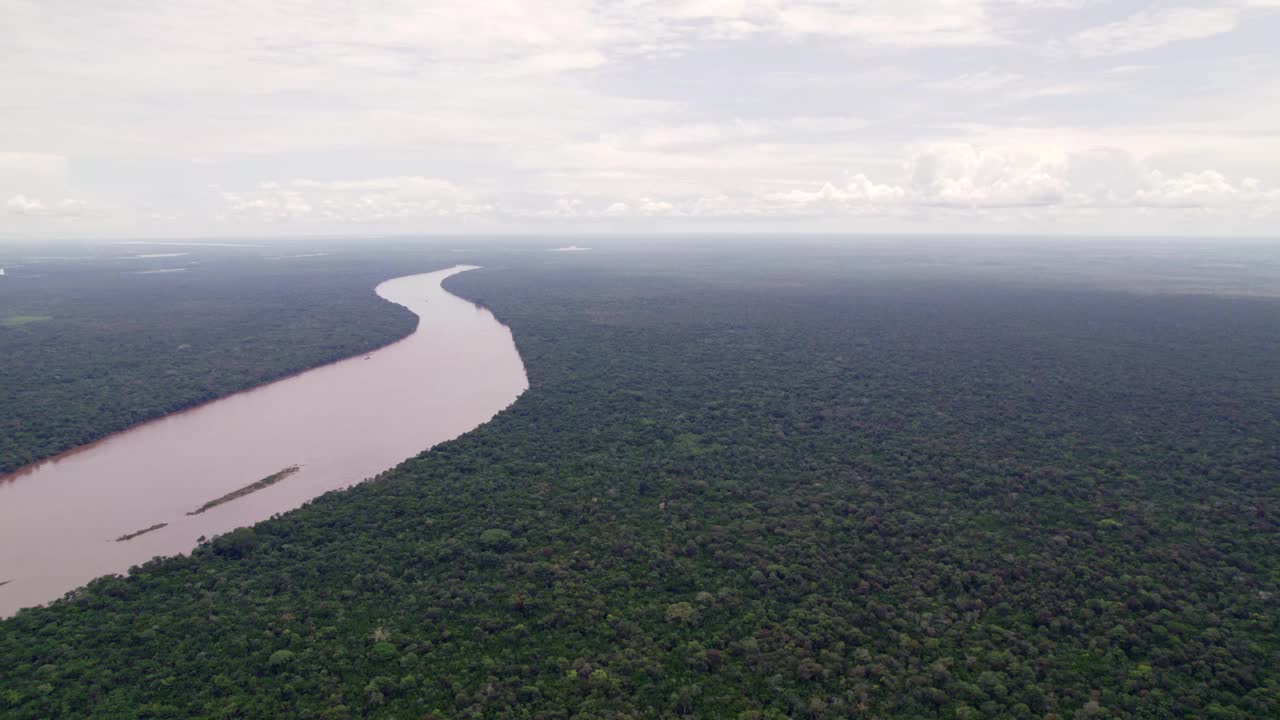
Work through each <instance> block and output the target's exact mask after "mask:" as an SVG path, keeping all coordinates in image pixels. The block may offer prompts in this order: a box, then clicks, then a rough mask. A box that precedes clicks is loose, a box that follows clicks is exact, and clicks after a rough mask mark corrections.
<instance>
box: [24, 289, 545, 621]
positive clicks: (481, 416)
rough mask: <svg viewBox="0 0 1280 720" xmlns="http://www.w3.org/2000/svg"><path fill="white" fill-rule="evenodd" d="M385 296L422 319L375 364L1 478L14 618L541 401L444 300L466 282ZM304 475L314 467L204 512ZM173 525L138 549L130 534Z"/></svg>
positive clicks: (486, 324)
mask: <svg viewBox="0 0 1280 720" xmlns="http://www.w3.org/2000/svg"><path fill="white" fill-rule="evenodd" d="M469 269H472V268H470V267H466V266H458V267H455V268H452V269H449V270H441V271H439V272H434V273H427V274H423V275H411V276H407V277H401V278H396V279H394V280H388V281H387V282H384V283H382V284H381V285H379V286H378V287H377V289H376V292H377V293H378V295H379V296H381V297H382V298H384V299H386V300H388V301H390V302H393V303H398V304H400V305H403V306H405V307H407V308H409V309H410V310H412V311H413V312H414V313H416V314H417V315H418V317H419V322H418V328H417V330H416V331H415V332H414V333H413V334H412V335H410V336H409V337H407V338H405V339H403V340H401V341H399V342H396V343H394V344H391V345H388V346H386V347H384V348H381V349H379V350H376V351H374V352H372V353H370V354H369V355H368V356H358V357H354V358H350V359H348V360H343V361H340V362H336V363H333V364H331V365H326V366H323V367H319V368H316V369H314V370H309V371H307V372H304V373H301V374H299V375H295V376H293V377H289V378H286V379H283V380H280V381H277V382H274V383H271V384H268V385H263V386H260V387H257V388H254V389H251V390H247V391H245V392H241V393H238V394H236V395H231V396H229V397H225V398H222V399H220V400H214V401H212V402H209V403H206V404H204V405H200V406H198V407H196V408H192V409H191V410H187V411H184V412H180V413H175V414H173V415H169V416H166V417H163V418H160V419H158V420H154V421H152V422H148V423H145V424H143V425H139V426H137V427H135V428H132V429H130V430H127V431H125V432H122V433H119V434H116V435H112V436H111V437H108V438H106V439H104V440H100V441H98V442H96V443H93V444H91V445H86V446H84V447H81V448H77V449H75V450H71V451H70V452H67V453H64V454H62V455H59V456H57V457H54V458H50V459H49V460H46V461H44V462H41V463H38V464H36V465H32V466H30V467H28V468H24V469H23V470H19V471H18V472H16V473H14V474H12V475H8V476H5V477H0V583H5V581H8V582H7V584H4V585H0V617H7V616H9V615H12V614H13V613H14V612H16V611H17V610H18V609H19V608H24V607H30V606H33V605H39V604H43V603H46V602H49V601H51V600H55V599H57V598H59V597H62V595H63V594H64V593H66V592H68V591H70V590H73V589H75V588H77V587H80V586H81V585H84V584H85V583H87V582H88V581H89V580H92V579H93V578H95V577H98V576H100V575H106V574H109V573H121V574H123V573H124V572H126V571H127V570H128V568H129V567H131V566H133V565H138V564H141V563H143V562H146V561H147V560H149V559H151V558H152V557H155V556H157V555H176V554H180V553H185V552H189V551H190V550H191V549H192V548H193V547H195V545H196V542H197V539H198V538H199V537H200V536H202V535H203V536H205V537H212V536H214V535H219V534H221V533H225V532H227V531H229V530H233V529H235V528H237V527H241V526H244V525H249V524H252V523H255V522H258V521H260V520H264V519H266V518H269V517H271V516H272V515H274V514H276V513H280V512H284V511H286V510H290V509H292V508H295V507H298V506H299V505H301V504H303V503H304V502H306V501H307V500H310V499H311V498H314V497H316V496H318V495H321V494H323V493H325V492H327V491H329V490H334V489H338V488H344V487H348V486H350V485H352V484H354V483H357V482H360V481H361V480H364V479H366V478H369V477H371V476H373V475H376V474H377V473H379V472H381V471H383V470H386V469H388V468H390V467H393V466H395V465H396V464H398V463H399V462H400V461H402V460H405V459H407V458H410V457H412V456H414V455H416V454H417V453H419V452H421V451H422V450H425V449H427V448H430V447H431V446H433V445H436V444H437V443H440V442H443V441H445V440H449V439H452V438H455V437H457V436H459V435H461V434H462V433H465V432H467V431H468V430H471V429H472V428H474V427H476V426H477V425H480V424H482V423H484V422H485V421H487V420H489V419H490V418H492V417H493V416H494V415H495V414H497V413H498V412H499V411H501V410H502V409H504V408H506V407H507V406H508V405H510V404H511V403H512V402H513V401H514V400H515V399H516V398H517V397H518V396H519V395H520V394H521V393H522V392H524V390H525V389H526V388H528V381H527V380H526V377H525V372H524V365H523V363H522V362H521V360H520V355H519V354H518V353H517V352H516V347H515V344H514V342H513V341H512V338H511V331H510V330H509V329H508V328H507V327H506V326H505V325H502V324H501V323H499V322H498V321H497V320H496V319H495V318H494V317H493V315H492V314H491V313H490V312H489V311H488V310H485V309H483V308H481V307H479V306H477V305H474V304H472V303H470V302H468V301H466V300H462V299H461V298H458V297H455V296H453V295H450V294H449V293H447V292H445V291H444V289H443V288H441V287H440V282H441V281H442V280H444V278H446V277H448V276H450V275H453V274H455V273H458V272H463V271H464V270H469ZM293 465H299V466H301V470H300V471H299V472H296V473H294V474H292V475H289V476H288V477H285V478H284V479H282V480H280V481H279V482H277V483H275V484H273V485H270V486H269V487H266V488H264V489H262V490H258V491H256V492H253V493H250V494H248V495H244V496H241V497H238V498H236V499H234V500H230V501H229V502H227V503H225V504H222V505H218V506H217V507H214V508H211V509H209V510H208V511H206V512H203V513H201V514H199V515H193V516H188V515H187V513H188V512H191V511H193V510H196V509H197V508H199V507H200V506H202V505H204V504H205V503H206V502H208V501H210V500H214V499H217V498H220V497H222V496H223V495H226V494H228V493H231V492H233V491H235V490H238V489H240V488H243V487H245V486H246V485H250V484H252V483H254V482H257V481H258V480H261V479H263V478H265V477H267V476H269V475H272V474H274V473H277V472H279V471H281V470H284V469H285V468H288V467H290V466H293ZM158 523H168V526H167V527H164V528H161V529H159V530H154V531H151V532H148V533H145V534H143V535H139V536H138V537H135V538H133V539H132V540H128V541H124V542H116V540H115V539H116V538H118V537H120V536H121V535H125V534H128V533H133V532H136V531H139V530H143V529H145V528H149V527H151V526H153V525H156V524H158Z"/></svg>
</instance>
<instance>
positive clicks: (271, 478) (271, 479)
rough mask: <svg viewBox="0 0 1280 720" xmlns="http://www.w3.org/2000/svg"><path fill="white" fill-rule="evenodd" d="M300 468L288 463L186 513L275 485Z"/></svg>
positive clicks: (209, 507)
mask: <svg viewBox="0 0 1280 720" xmlns="http://www.w3.org/2000/svg"><path fill="white" fill-rule="evenodd" d="M301 469H302V466H301V465H290V466H289V467H287V468H285V469H283V470H281V471H280V472H278V473H274V474H271V475H268V476H266V477H264V478H262V479H261V480H259V481H258V482H256V483H253V484H252V485H245V486H244V487H242V488H240V489H239V490H235V491H233V492H229V493H227V494H226V495H223V496H222V497H220V498H217V499H216V500H210V501H209V502H207V503H205V504H203V505H201V506H200V507H198V508H196V509H195V510H192V511H191V512H189V513H187V514H188V515H199V514H200V513H202V512H204V511H205V510H209V509H212V508H215V507H217V506H219V505H221V504H223V503H229V502H231V501H232V500H235V499H236V498H239V497H244V496H245V495H248V494H249V493H255V492H257V491H259V490H262V489H263V488H267V487H271V486H272V485H275V484H276V483H278V482H280V481H281V480H283V479H285V478H287V477H289V476H290V475H292V474H294V473H296V472H298V471H299V470H301Z"/></svg>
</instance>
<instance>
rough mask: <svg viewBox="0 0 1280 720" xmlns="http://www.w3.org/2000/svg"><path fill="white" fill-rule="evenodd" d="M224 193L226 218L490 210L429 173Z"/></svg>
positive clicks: (415, 215)
mask: <svg viewBox="0 0 1280 720" xmlns="http://www.w3.org/2000/svg"><path fill="white" fill-rule="evenodd" d="M221 197H222V200H223V203H224V208H225V209H224V213H223V219H224V220H225V219H249V220H266V221H270V222H288V221H306V220H321V221H323V220H330V221H337V222H341V223H368V222H381V221H403V220H422V219H428V218H433V217H450V216H462V215H473V214H476V213H481V212H484V211H485V210H487V209H488V208H487V206H486V205H484V204H483V203H477V202H474V201H473V198H472V195H471V194H470V193H468V192H466V191H464V190H462V189H461V188H459V187H458V186H457V185H455V184H453V183H451V182H448V181H446V180H441V179H439V178H432V177H424V176H396V177H379V178H365V179H359V180H332V181H322V180H310V179H296V180H291V181H289V182H287V183H279V182H266V183H262V184H260V185H259V186H258V187H257V188H255V189H253V190H248V191H224V192H222V193H221Z"/></svg>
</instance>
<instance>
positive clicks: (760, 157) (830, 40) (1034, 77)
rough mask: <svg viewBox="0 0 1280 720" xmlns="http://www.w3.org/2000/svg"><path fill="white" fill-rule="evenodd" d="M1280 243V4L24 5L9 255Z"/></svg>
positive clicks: (5, 178) (182, 0) (13, 25)
mask: <svg viewBox="0 0 1280 720" xmlns="http://www.w3.org/2000/svg"><path fill="white" fill-rule="evenodd" d="M1277 228H1280V0H1223V1H1220V2H1215V1H1213V0H1203V1H1199V2H1186V3H1139V2H1121V1H1114V0H861V1H850V2H841V1H839V0H804V1H800V2H781V1H779V2H772V1H769V0H765V1H761V2H756V1H753V0H673V1H664V0H655V1H649V0H624V1H622V2H586V1H578V0H541V1H540V2H519V1H518V0H511V1H509V2H492V1H489V0H456V1H455V0H409V1H405V2H369V3H358V2H349V1H334V2H329V1H325V0H317V1H308V0H292V1H289V2H283V1H282V2H257V1H254V2H248V1H242V0H218V1H216V2H213V1H211V2H195V1H191V0H163V1H161V0H154V1H153V0H112V1H111V2H96V1H95V0H33V1H30V2H28V1H27V0H0V237H9V238H14V237H44V236H64V237H94V236H99V237H151V236H240V235H255V236H262V235H309V234H351V235H365V234H390V233H430V232H449V233H455V232H476V233H483V232H519V231H529V232H559V231H581V232H590V233H601V232H655V231H682V232H688V231H699V230H705V231H735V230H742V231H757V232H793V231H794V232H807V231H842V232H843V231H847V232H854V233H857V232H912V233H947V232H965V233H974V232H991V233H1044V234H1053V233H1071V234H1176V235H1222V236H1227V235H1276V234H1277Z"/></svg>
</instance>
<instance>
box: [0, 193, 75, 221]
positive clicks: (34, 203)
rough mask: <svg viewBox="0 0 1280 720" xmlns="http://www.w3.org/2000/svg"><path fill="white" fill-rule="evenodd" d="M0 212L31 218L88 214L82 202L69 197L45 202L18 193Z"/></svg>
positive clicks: (69, 216) (68, 216) (73, 216)
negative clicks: (53, 201)
mask: <svg viewBox="0 0 1280 720" xmlns="http://www.w3.org/2000/svg"><path fill="white" fill-rule="evenodd" d="M0 214H3V215H10V216H24V217H32V218H35V217H42V218H76V217H84V216H86V215H88V214H89V208H88V206H87V205H86V204H85V203H84V202H82V201H79V200H74V199H71V198H65V199H63V200H59V201H58V202H55V203H46V202H44V201H43V200H41V199H40V198H36V197H29V196H27V195H25V194H23V193H18V194H17V195H14V196H12V197H10V198H9V199H8V200H7V201H6V202H5V204H4V208H3V211H0Z"/></svg>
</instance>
